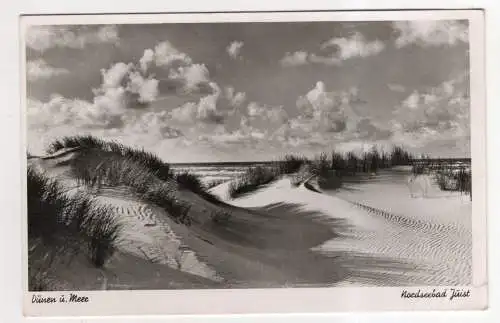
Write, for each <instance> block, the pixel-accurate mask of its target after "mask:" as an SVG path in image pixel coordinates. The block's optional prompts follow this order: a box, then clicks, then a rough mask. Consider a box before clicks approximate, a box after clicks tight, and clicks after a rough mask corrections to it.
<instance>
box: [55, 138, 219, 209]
mask: <svg viewBox="0 0 500 323" xmlns="http://www.w3.org/2000/svg"><path fill="white" fill-rule="evenodd" d="M65 148H83V151H82V154H84V155H85V156H86V157H88V156H89V154H90V156H91V157H90V158H84V160H85V162H83V163H79V164H78V166H77V167H76V168H78V169H77V170H76V172H77V174H75V175H77V177H78V178H79V179H81V180H83V181H84V182H85V184H86V185H93V186H94V185H97V182H102V181H106V182H107V184H108V185H111V186H116V185H126V186H131V187H133V188H134V189H136V190H137V192H138V193H139V194H141V195H143V196H146V197H147V196H155V198H154V199H155V201H158V200H159V196H158V195H159V194H157V193H152V192H149V193H148V194H145V192H148V187H147V186H151V185H152V183H156V182H158V181H157V180H156V179H155V178H154V177H156V178H158V179H160V180H162V181H169V180H172V179H173V180H175V181H176V182H177V183H178V184H179V187H180V188H181V189H187V190H191V191H192V192H194V193H196V194H198V195H199V196H201V197H202V198H204V199H205V200H207V201H209V202H211V203H221V202H220V200H219V199H218V198H217V197H215V196H214V195H212V194H210V193H209V192H208V188H207V187H205V186H204V185H203V183H202V182H201V180H200V179H199V178H198V177H197V176H196V175H195V174H192V173H181V174H174V172H173V171H172V169H171V168H170V165H169V164H168V163H165V162H163V161H162V160H161V159H160V158H159V157H158V156H156V155H155V154H153V153H150V152H147V151H145V150H143V149H135V148H131V147H128V146H125V145H123V144H120V143H117V142H113V141H105V140H102V139H99V138H96V137H93V136H73V137H63V138H60V139H58V140H55V141H54V142H52V143H51V144H50V145H49V148H48V149H47V152H48V153H54V152H57V151H59V150H61V149H65ZM92 156H93V157H92ZM97 157H98V158H97ZM96 161H99V164H96ZM109 162H111V163H113V164H112V165H109ZM89 163H91V164H92V165H90V164H89ZM86 164H87V165H88V167H87V166H86ZM92 167H94V168H95V169H94V170H91V169H92ZM120 167H123V172H130V173H129V174H122V175H121V174H120ZM101 168H103V169H106V171H107V172H109V174H104V173H103V171H102V169H101ZM85 169H86V170H85ZM83 173H85V174H83ZM94 182H95V183H94ZM153 186H154V185H153ZM162 193H164V192H162ZM169 195H171V194H169ZM165 199H166V200H171V198H169V197H168V196H166V198H165ZM162 205H163V206H167V205H170V206H169V207H168V210H170V211H172V212H176V211H175V210H177V208H176V207H175V206H173V205H171V203H166V201H163V202H162ZM182 209H183V208H182ZM174 216H175V215H174Z"/></svg>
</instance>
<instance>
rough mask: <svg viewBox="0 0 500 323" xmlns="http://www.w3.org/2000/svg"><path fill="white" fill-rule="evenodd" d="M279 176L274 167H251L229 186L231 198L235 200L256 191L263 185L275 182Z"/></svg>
mask: <svg viewBox="0 0 500 323" xmlns="http://www.w3.org/2000/svg"><path fill="white" fill-rule="evenodd" d="M277 176H278V173H277V172H276V171H275V170H274V169H273V168H272V167H266V166H256V167H250V168H248V169H247V170H246V171H245V173H244V174H243V175H242V176H241V177H240V178H239V179H237V180H236V181H233V182H231V184H229V196H230V197H232V198H235V197H238V196H241V195H243V194H246V193H249V192H252V191H255V190H256V189H257V188H259V187H260V186H261V185H265V184H269V183H271V182H272V181H274V180H275V179H276V178H277Z"/></svg>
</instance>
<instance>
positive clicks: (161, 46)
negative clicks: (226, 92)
mask: <svg viewBox="0 0 500 323" xmlns="http://www.w3.org/2000/svg"><path fill="white" fill-rule="evenodd" d="M139 67H140V70H141V71H142V73H143V74H146V73H147V72H149V71H150V70H151V69H152V67H155V68H161V69H160V70H158V69H156V70H155V72H158V73H157V74H165V73H166V74H167V77H166V78H160V81H162V80H163V81H168V82H172V81H174V83H175V84H179V86H176V88H177V87H178V88H179V89H180V90H181V93H180V94H182V93H185V94H186V93H191V92H203V91H206V90H210V89H211V87H210V83H211V80H210V73H209V71H208V68H207V67H206V66H205V64H194V63H193V60H192V59H191V57H189V55H187V54H186V53H183V52H181V51H179V50H178V49H177V48H175V47H174V46H173V45H172V44H171V43H170V42H168V41H163V42H160V43H158V44H157V45H156V46H155V47H154V49H151V48H148V49H146V50H144V53H143V55H142V57H141V58H140V60H139Z"/></svg>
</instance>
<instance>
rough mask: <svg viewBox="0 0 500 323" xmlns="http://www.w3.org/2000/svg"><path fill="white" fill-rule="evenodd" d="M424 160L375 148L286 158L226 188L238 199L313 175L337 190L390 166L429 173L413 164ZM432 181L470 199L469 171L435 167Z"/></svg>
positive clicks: (396, 150) (249, 172)
mask: <svg viewBox="0 0 500 323" xmlns="http://www.w3.org/2000/svg"><path fill="white" fill-rule="evenodd" d="M428 159H430V157H429V156H426V155H421V156H419V157H417V156H415V155H414V154H412V153H410V152H409V151H407V150H405V149H404V148H403V147H400V146H394V147H393V148H392V150H391V151H390V152H384V151H382V150H380V149H378V148H377V147H373V148H372V149H371V150H370V151H367V152H364V153H362V154H356V153H354V152H347V153H340V152H338V151H332V152H331V153H330V154H327V153H321V154H319V155H317V156H316V157H314V158H312V159H308V158H306V157H303V156H295V155H286V156H285V157H284V158H282V159H280V160H278V161H276V162H274V163H272V164H271V165H269V166H257V167H250V168H248V169H247V170H246V171H245V173H244V174H243V175H242V176H241V177H240V178H238V179H237V180H235V181H233V182H232V183H231V184H230V187H229V195H230V196H231V197H232V198H236V197H239V196H242V195H243V194H246V193H249V192H252V191H255V190H256V189H258V188H259V187H260V186H262V185H265V184H269V183H271V182H273V181H275V180H277V179H278V178H280V176H282V175H287V174H292V173H296V172H299V173H300V172H302V174H301V175H302V176H298V177H297V178H294V179H293V181H292V182H293V183H294V184H295V185H299V184H300V183H301V182H302V181H303V180H305V179H306V178H308V177H309V176H310V175H316V176H317V178H318V184H319V185H320V186H321V187H323V188H325V189H334V188H339V187H340V186H341V185H342V178H343V177H346V176H356V175H357V174H367V173H368V174H376V173H377V172H378V171H379V170H381V169H388V168H391V167H394V166H412V172H413V174H415V175H418V174H424V173H426V172H428V171H429V165H426V164H425V163H415V161H419V160H428ZM435 178H436V181H437V183H438V185H439V187H440V188H441V189H442V190H453V191H460V192H463V193H467V194H469V195H471V196H472V193H471V172H470V171H467V170H464V169H463V168H462V169H460V171H459V172H456V171H455V172H454V171H452V168H450V167H446V166H443V165H439V167H438V169H437V171H436V172H435ZM450 183H451V184H450Z"/></svg>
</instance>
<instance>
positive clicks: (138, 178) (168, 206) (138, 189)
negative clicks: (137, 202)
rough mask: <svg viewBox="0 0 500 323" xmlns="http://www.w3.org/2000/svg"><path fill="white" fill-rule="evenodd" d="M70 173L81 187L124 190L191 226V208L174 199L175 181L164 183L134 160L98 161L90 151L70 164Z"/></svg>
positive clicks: (110, 158) (110, 156)
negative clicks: (124, 188)
mask: <svg viewBox="0 0 500 323" xmlns="http://www.w3.org/2000/svg"><path fill="white" fill-rule="evenodd" d="M71 171H72V175H73V176H74V177H75V178H76V179H77V181H79V183H80V184H81V185H85V186H87V187H89V188H93V189H97V190H99V189H100V188H103V187H113V188H116V187H124V186H125V187H127V188H130V189H131V190H132V191H133V193H134V194H135V195H136V196H138V198H140V199H142V200H144V201H149V202H151V203H153V204H155V205H157V206H159V207H161V208H163V209H164V210H165V211H167V212H168V214H169V215H170V216H171V217H172V218H173V219H174V220H175V221H176V222H180V223H184V224H190V220H189V219H188V218H187V213H188V210H189V207H188V206H187V204H186V203H184V202H181V201H179V200H178V199H176V198H175V196H174V195H175V191H176V184H175V182H174V180H173V179H170V180H168V181H164V180H161V179H160V178H159V177H158V176H157V175H156V174H155V173H154V172H152V171H151V170H150V169H148V168H147V167H146V166H144V165H143V164H142V163H138V162H137V161H136V159H134V158H127V157H122V156H117V155H115V154H108V155H105V156H101V157H100V158H96V157H95V154H94V153H93V152H91V151H89V152H82V153H81V154H80V155H79V156H78V157H75V158H74V159H73V160H72V161H71Z"/></svg>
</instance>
